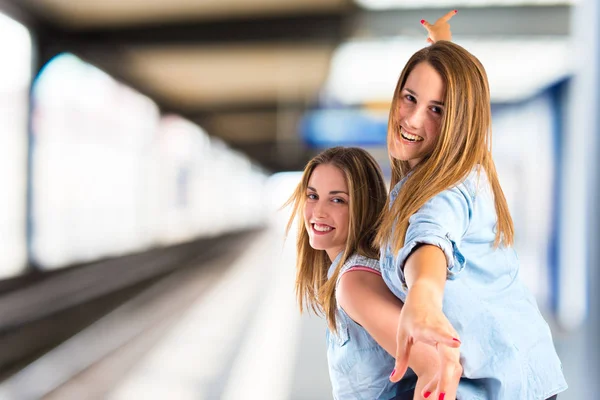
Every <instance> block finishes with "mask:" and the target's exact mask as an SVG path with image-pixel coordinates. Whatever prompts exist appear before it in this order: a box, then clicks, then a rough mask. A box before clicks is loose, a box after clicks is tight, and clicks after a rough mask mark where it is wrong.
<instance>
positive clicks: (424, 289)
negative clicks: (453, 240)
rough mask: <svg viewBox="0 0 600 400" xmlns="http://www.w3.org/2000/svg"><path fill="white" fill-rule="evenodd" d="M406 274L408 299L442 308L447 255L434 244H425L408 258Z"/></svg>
mask: <svg viewBox="0 0 600 400" xmlns="http://www.w3.org/2000/svg"><path fill="white" fill-rule="evenodd" d="M404 276H405V279H406V284H407V286H408V295H407V299H406V301H407V302H408V301H415V302H417V304H423V302H425V303H428V304H431V305H434V306H435V307H439V308H440V309H441V308H442V302H443V299H444V287H445V285H446V256H445V255H444V253H443V251H442V250H441V249H440V248H438V247H436V246H432V245H423V246H421V247H419V248H418V249H417V250H415V251H414V252H413V253H412V254H411V255H410V256H409V257H408V259H407V260H406V263H405V265H404Z"/></svg>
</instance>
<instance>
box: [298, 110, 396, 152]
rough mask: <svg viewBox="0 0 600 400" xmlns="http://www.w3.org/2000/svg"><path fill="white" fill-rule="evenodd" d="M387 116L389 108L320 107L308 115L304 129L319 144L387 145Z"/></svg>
mask: <svg viewBox="0 0 600 400" xmlns="http://www.w3.org/2000/svg"><path fill="white" fill-rule="evenodd" d="M387 119H388V118H387V110H385V112H382V113H374V112H366V111H364V110H357V109H350V110H318V111H313V112H310V113H308V114H306V115H305V116H304V118H303V119H302V121H301V124H300V132H301V134H302V137H303V139H304V141H305V142H306V143H308V144H309V145H311V146H315V147H327V146H356V145H382V144H383V145H385V143H386V136H387Z"/></svg>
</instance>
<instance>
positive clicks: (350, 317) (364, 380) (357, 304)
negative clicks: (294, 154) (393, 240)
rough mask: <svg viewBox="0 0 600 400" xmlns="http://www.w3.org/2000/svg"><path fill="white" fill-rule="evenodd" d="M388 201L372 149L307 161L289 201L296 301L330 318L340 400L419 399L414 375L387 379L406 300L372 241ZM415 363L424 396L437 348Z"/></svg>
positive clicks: (425, 349) (425, 350)
mask: <svg viewBox="0 0 600 400" xmlns="http://www.w3.org/2000/svg"><path fill="white" fill-rule="evenodd" d="M386 198H387V190H386V186H385V182H384V179H383V175H382V173H381V169H380V167H379V165H378V164H377V162H376V161H375V160H374V159H373V157H372V156H371V155H370V154H369V153H368V152H367V151H365V150H362V149H359V148H351V147H350V148H346V147H334V148H331V149H327V150H325V151H323V152H322V153H321V154H319V155H317V156H316V157H315V158H313V159H312V160H311V161H309V162H308V164H307V166H306V168H305V169H304V173H303V175H302V179H301V181H300V183H299V184H298V186H297V188H296V190H295V191H294V193H293V195H292V196H291V198H290V200H289V201H288V203H287V204H289V205H292V215H291V218H290V221H289V223H288V228H287V230H288V232H289V230H290V229H291V227H292V225H293V223H294V222H297V224H298V231H297V241H296V248H297V262H296V271H297V273H296V294H297V298H298V303H299V305H300V310H301V311H302V310H305V309H312V310H313V311H315V312H316V313H318V314H321V315H323V316H325V318H326V320H327V325H328V330H327V359H328V364H329V375H330V379H331V384H332V387H333V397H334V398H335V399H344V400H351V399H382V400H389V399H396V398H398V399H411V400H412V399H413V388H414V387H415V381H416V380H417V377H416V376H415V375H414V374H412V373H411V374H409V375H407V377H406V378H405V379H404V380H403V381H402V382H400V383H399V384H395V383H392V382H390V380H389V373H390V370H391V368H392V367H393V366H394V362H395V361H394V358H393V356H392V354H395V351H396V347H395V344H396V343H395V330H396V322H395V321H397V319H398V318H399V316H400V311H401V308H402V303H401V302H400V300H398V298H396V297H395V296H394V295H393V294H392V293H391V292H390V291H389V290H388V289H387V287H386V286H385V283H384V282H383V279H382V278H381V270H380V268H379V262H378V258H379V249H378V247H377V246H376V245H375V243H374V239H375V235H376V233H377V227H378V218H379V215H380V213H381V211H382V209H383V207H384V205H385V202H386ZM410 366H411V368H412V370H413V371H414V373H415V374H416V375H417V376H418V377H419V381H418V383H417V385H416V386H417V389H416V393H417V396H418V397H416V398H419V399H421V398H422V397H421V396H422V394H421V392H422V390H421V389H422V388H423V386H424V385H425V384H426V383H428V382H430V381H431V380H433V379H435V376H434V375H435V373H436V372H437V368H436V367H437V354H436V352H435V350H434V349H433V348H432V347H431V346H428V345H425V344H422V345H417V346H416V347H415V350H414V351H413V354H412V356H411V360H410ZM455 384H458V381H457V382H455Z"/></svg>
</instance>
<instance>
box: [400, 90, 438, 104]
mask: <svg viewBox="0 0 600 400" xmlns="http://www.w3.org/2000/svg"><path fill="white" fill-rule="evenodd" d="M404 90H406V91H407V92H408V93H410V94H412V95H413V96H415V97H419V96H418V95H417V93H416V92H415V91H414V90H410V89H409V88H406V87H405V88H404ZM430 103H432V104H435V105H437V106H442V107H443V106H444V103H443V102H441V101H437V100H432V101H430Z"/></svg>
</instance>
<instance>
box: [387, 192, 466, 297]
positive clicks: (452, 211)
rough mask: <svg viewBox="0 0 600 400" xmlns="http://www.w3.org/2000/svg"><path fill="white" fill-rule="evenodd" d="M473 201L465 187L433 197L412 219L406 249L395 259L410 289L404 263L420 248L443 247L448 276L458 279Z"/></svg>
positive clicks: (403, 282) (403, 248) (401, 276)
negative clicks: (463, 243) (422, 246)
mask: <svg viewBox="0 0 600 400" xmlns="http://www.w3.org/2000/svg"><path fill="white" fill-rule="evenodd" d="M472 205H473V201H472V198H471V196H470V195H469V193H468V191H467V189H466V188H465V187H464V186H463V185H462V184H461V185H458V186H455V187H453V188H450V189H447V190H444V191H443V192H441V193H439V194H438V195H436V196H434V197H433V198H431V199H430V200H429V201H428V202H427V203H425V204H424V205H423V207H421V208H420V209H419V210H418V211H417V212H416V213H414V214H413V215H412V216H411V217H410V219H409V225H408V229H407V231H406V238H405V239H404V246H403V247H402V248H401V249H400V251H399V252H398V254H397V255H396V257H395V267H396V268H395V270H396V272H397V273H398V274H399V277H400V281H401V282H402V285H403V286H404V288H405V289H406V280H405V278H404V264H405V262H406V259H407V258H408V257H409V256H410V254H411V253H412V251H413V250H414V249H415V247H417V246H418V245H422V244H429V245H433V246H437V247H439V248H440V249H441V250H442V251H443V252H444V255H445V256H446V263H447V277H448V279H453V278H455V277H456V276H457V275H458V274H459V273H460V272H461V271H462V270H463V269H464V267H465V263H466V260H465V257H464V256H463V254H462V253H461V251H460V245H461V240H462V238H463V236H464V235H465V233H466V231H467V229H468V227H469V221H470V218H471V212H472Z"/></svg>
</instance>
